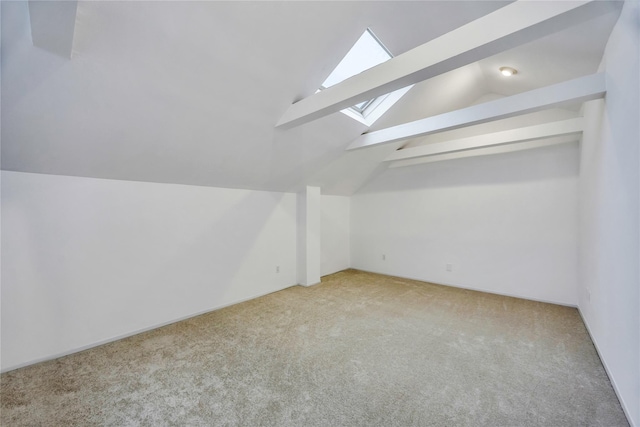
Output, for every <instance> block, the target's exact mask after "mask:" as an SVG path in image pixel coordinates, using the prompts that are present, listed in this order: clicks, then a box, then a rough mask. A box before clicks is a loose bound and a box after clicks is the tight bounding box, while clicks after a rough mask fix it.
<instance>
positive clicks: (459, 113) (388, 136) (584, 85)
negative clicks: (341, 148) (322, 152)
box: [347, 73, 606, 150]
mask: <svg viewBox="0 0 640 427" xmlns="http://www.w3.org/2000/svg"><path fill="white" fill-rule="evenodd" d="M605 93H606V78H605V74H604V73H598V74H591V75H588V76H583V77H578V78H577V79H572V80H568V81H565V82H562V83H557V84H554V85H551V86H545V87H543V88H539V89H534V90H530V91H528V92H523V93H519V94H517V95H512V96H508V97H505V98H500V99H496V100H495V101H489V102H485V103H482V104H478V105H473V106H471V107H467V108H462V109H460V110H455V111H451V112H449V113H444V114H439V115H437V116H431V117H427V118H424V119H420V120H415V121H413V122H409V123H404V124H401V125H397V126H392V127H389V128H386V129H381V130H378V131H375V132H370V133H365V134H363V135H360V136H359V137H358V138H356V139H355V140H354V141H353V142H352V143H351V144H350V145H349V146H348V147H347V150H355V149H358V148H363V147H369V146H373V145H379V144H387V143H391V142H398V141H403V140H407V139H412V138H416V137H419V136H424V135H429V134H432V133H437V132H442V131H445V130H452V129H458V128H462V127H465V126H471V125H475V124H480V123H487V122H491V121H494V120H499V119H505V118H508V117H514V116H518V115H522V114H527V113H532V112H535V111H541V110H544V109H548V108H552V107H556V106H560V105H564V104H568V103H577V102H584V101H590V100H592V99H599V98H603V97H604V95H605Z"/></svg>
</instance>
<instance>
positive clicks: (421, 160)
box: [389, 134, 580, 168]
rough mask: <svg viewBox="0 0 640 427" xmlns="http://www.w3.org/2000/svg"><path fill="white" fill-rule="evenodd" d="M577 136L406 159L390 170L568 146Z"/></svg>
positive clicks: (563, 136)
mask: <svg viewBox="0 0 640 427" xmlns="http://www.w3.org/2000/svg"><path fill="white" fill-rule="evenodd" d="M579 140H580V138H579V137H578V136H576V135H573V134H572V135H561V136H554V137H551V138H545V139H537V140H534V141H525V142H520V143H516V144H508V145H498V146H494V147H483V148H478V149H475V150H467V151H457V152H455V153H444V154H436V155H434V156H428V157H418V158H415V159H404V160H397V161H394V162H391V163H390V164H389V167H390V168H401V167H406V166H415V165H421V164H426V163H435V162H442V161H445V160H456V159H463V158H466V157H477V156H488V155H492V154H504V153H512V152H515V151H522V150H531V149H534V148H541V147H548V146H550V145H557V144H566V143H569V142H576V141H579Z"/></svg>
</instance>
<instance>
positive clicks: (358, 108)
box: [319, 27, 394, 117]
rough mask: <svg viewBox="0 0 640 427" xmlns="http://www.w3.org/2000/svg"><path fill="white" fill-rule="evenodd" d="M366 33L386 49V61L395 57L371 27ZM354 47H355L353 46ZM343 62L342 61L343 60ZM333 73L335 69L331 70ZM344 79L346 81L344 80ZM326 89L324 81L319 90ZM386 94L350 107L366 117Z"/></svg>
mask: <svg viewBox="0 0 640 427" xmlns="http://www.w3.org/2000/svg"><path fill="white" fill-rule="evenodd" d="M366 33H368V34H369V37H371V38H372V39H373V41H375V42H376V43H377V44H378V46H379V47H380V48H382V50H383V51H384V53H386V54H387V56H388V59H386V60H385V61H384V62H387V61H388V60H390V59H392V58H393V57H394V56H393V54H392V53H391V52H390V51H389V49H387V47H386V46H385V45H384V43H382V41H380V39H379V38H378V36H376V35H375V33H374V32H373V31H372V30H371V28H369V27H367V29H366V30H365V31H364V33H362V35H364V34H366ZM362 35H361V36H360V37H359V38H358V40H360V39H361V38H362ZM354 46H355V45H354ZM352 49H353V47H352ZM345 58H346V56H345ZM343 60H344V58H343ZM341 62H342V61H341ZM384 62H381V64H382V63H384ZM338 65H340V64H338ZM378 65H380V64H378ZM374 67H375V65H374ZM336 68H337V67H336ZM371 68H373V67H371ZM368 69H370V68H367V70H368ZM334 71H335V69H334ZM363 71H366V70H363ZM363 71H361V72H360V73H362V72H363ZM360 73H357V74H354V75H353V76H357V75H358V74H360ZM331 74H333V71H332V72H331ZM331 74H330V75H329V76H331ZM353 76H350V77H348V78H351V77H353ZM328 78H329V77H327V79H328ZM345 80H346V79H345ZM343 81H344V80H343ZM324 89H327V87H326V86H324V82H323V84H322V85H320V89H319V90H324ZM385 96H386V95H381V96H378V97H375V98H373V99H370V100H369V101H367V102H366V103H365V104H364V105H363V106H362V107H358V105H359V104H362V103H361V102H360V103H358V104H356V105H353V106H351V107H349V109H351V110H352V111H354V112H355V113H357V114H361V115H362V116H363V117H365V116H366V111H367V109H368V108H369V107H370V106H371V105H372V104H374V103H376V102H375V101H377V100H378V99H379V98H381V97H385ZM376 104H377V105H379V104H380V103H376Z"/></svg>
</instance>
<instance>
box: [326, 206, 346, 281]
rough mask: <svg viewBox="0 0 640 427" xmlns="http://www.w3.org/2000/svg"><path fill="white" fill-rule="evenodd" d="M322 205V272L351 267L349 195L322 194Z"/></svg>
mask: <svg viewBox="0 0 640 427" xmlns="http://www.w3.org/2000/svg"><path fill="white" fill-rule="evenodd" d="M320 203H321V206H320V236H321V261H320V274H321V275H322V276H326V275H327V274H332V273H336V272H338V271H342V270H345V269H347V268H349V265H350V260H349V257H350V254H349V206H350V201H349V197H342V196H322V198H321V201H320Z"/></svg>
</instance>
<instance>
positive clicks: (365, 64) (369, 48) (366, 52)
mask: <svg viewBox="0 0 640 427" xmlns="http://www.w3.org/2000/svg"><path fill="white" fill-rule="evenodd" d="M391 58H392V55H391V54H390V53H389V51H388V50H387V49H386V48H385V47H384V46H383V45H382V43H380V41H379V40H378V39H377V37H376V36H374V35H373V33H372V32H371V30H369V29H367V30H366V31H365V32H364V33H363V34H362V36H360V38H359V39H358V41H357V42H356V44H354V45H353V47H352V48H351V50H349V52H348V53H347V54H346V55H345V57H344V58H343V59H342V61H340V63H339V64H338V66H337V67H336V68H335V70H333V72H332V73H331V74H330V75H329V77H327V79H326V80H325V81H324V83H322V89H326V88H328V87H331V86H333V85H335V84H338V83H340V82H341V81H343V80H346V79H348V78H349V77H352V76H355V75H356V74H359V73H361V72H363V71H365V70H368V69H369V68H372V67H375V66H376V65H378V64H381V63H383V62H385V61H388V60H389V59H391ZM373 101H374V99H371V100H369V101H364V102H361V103H359V104H357V105H354V106H353V107H351V108H352V109H353V110H355V111H357V112H358V113H361V114H362V113H363V112H364V110H365V109H366V108H367V107H368V106H369V105H370V104H371V103H373Z"/></svg>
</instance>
